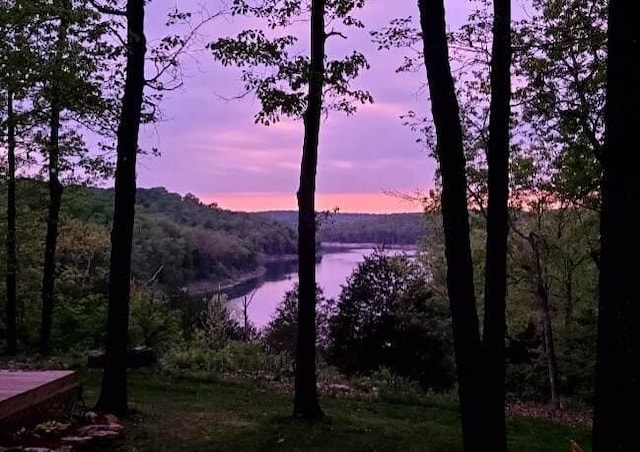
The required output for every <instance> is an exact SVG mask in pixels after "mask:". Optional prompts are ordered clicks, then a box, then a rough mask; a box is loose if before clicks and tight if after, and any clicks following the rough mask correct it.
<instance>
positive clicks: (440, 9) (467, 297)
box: [418, 0, 488, 452]
mask: <svg viewBox="0 0 640 452" xmlns="http://www.w3.org/2000/svg"><path fill="white" fill-rule="evenodd" d="M418 6H419V9H420V24H421V28H422V37H423V43H424V59H425V66H426V69H427V79H428V83H429V92H430V94H431V110H432V114H433V120H434V123H435V128H436V135H437V153H438V159H439V161H440V171H441V174H442V200H441V202H442V221H443V226H444V235H445V257H446V261H447V288H448V292H449V302H450V305H451V317H452V326H453V339H454V349H455V358H456V368H457V373H458V392H459V396H460V409H461V414H462V432H463V443H464V447H465V450H466V451H467V452H469V451H482V450H488V449H486V448H484V447H483V446H484V423H485V420H486V415H485V414H484V408H483V406H482V404H483V397H482V395H481V394H482V390H483V388H482V385H481V379H480V372H479V369H480V367H479V364H480V359H481V357H480V355H481V352H482V347H481V342H480V333H479V322H478V315H477V311H476V299H475V294H474V287H473V263H472V260H471V245H470V242H469V214H468V211H467V178H466V172H465V158H464V150H463V136H462V128H461V125H460V112H459V106H458V100H457V98H456V93H455V89H454V84H453V77H452V76H451V67H450V65H449V49H448V45H447V34H446V24H445V13H444V4H443V0H419V2H418Z"/></svg>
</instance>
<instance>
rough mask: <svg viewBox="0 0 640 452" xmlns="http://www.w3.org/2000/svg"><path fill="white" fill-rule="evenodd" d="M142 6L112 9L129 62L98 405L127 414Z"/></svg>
mask: <svg viewBox="0 0 640 452" xmlns="http://www.w3.org/2000/svg"><path fill="white" fill-rule="evenodd" d="M144 8H145V5H144V1H143V0H128V1H127V6H126V11H111V12H112V13H115V14H119V15H124V16H125V17H126V22H127V45H126V47H127V63H126V79H125V85H124V93H123V96H122V109H121V112H120V122H119V125H118V132H117V146H116V153H117V160H116V174H115V193H114V207H113V226H112V230H111V264H110V271H109V307H108V312H107V339H106V354H105V364H104V374H103V377H102V386H101V389H100V397H99V399H98V403H97V405H96V409H97V410H99V411H102V412H110V413H116V414H127V413H128V404H127V344H128V338H129V295H130V294H129V291H130V280H131V249H132V241H133V224H134V217H135V201H136V159H137V155H138V134H139V131H140V122H141V113H142V101H143V97H144V86H145V75H144V65H145V54H146V50H147V46H146V38H145V34H144V13H145V9H144Z"/></svg>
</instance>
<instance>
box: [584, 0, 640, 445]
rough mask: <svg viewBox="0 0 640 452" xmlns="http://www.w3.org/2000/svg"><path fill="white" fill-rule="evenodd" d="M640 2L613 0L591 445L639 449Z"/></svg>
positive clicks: (610, 23) (609, 47) (610, 15)
mask: <svg viewBox="0 0 640 452" xmlns="http://www.w3.org/2000/svg"><path fill="white" fill-rule="evenodd" d="M639 22H640V3H638V2H629V1H624V0H610V2H609V28H608V44H607V45H608V55H609V58H608V63H607V88H606V96H607V100H606V119H605V128H606V133H605V149H604V153H603V159H602V163H603V165H602V166H603V179H602V214H601V223H600V246H601V250H600V253H601V255H600V281H599V282H600V305H599V315H598V345H597V362H596V388H595V404H594V428H593V449H594V451H630V450H636V449H637V448H638V442H639V441H640V422H638V416H637V414H635V413H637V407H638V403H640V368H639V367H638V366H637V362H638V360H639V359H640V328H638V325H637V322H638V319H640V278H638V273H639V272H640V263H639V262H640V261H638V255H640V236H639V235H638V231H637V227H636V220H635V212H636V211H637V209H638V207H639V206H640V185H639V184H638V179H639V178H640V149H639V145H638V143H639V141H638V127H639V126H640V60H639V59H638V55H640V28H639V27H638V23H639Z"/></svg>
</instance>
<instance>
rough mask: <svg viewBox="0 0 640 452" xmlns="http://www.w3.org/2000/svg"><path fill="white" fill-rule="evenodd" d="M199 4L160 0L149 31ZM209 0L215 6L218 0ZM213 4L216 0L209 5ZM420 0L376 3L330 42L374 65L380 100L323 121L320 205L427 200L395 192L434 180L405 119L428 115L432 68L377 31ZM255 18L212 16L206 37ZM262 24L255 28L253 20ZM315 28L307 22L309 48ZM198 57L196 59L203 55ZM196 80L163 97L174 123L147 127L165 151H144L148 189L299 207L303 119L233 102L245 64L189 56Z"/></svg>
mask: <svg viewBox="0 0 640 452" xmlns="http://www.w3.org/2000/svg"><path fill="white" fill-rule="evenodd" d="M176 1H179V5H180V7H181V8H183V9H189V8H191V9H194V8H196V3H195V2H192V0H156V1H154V2H152V3H151V5H150V8H149V13H148V19H147V21H148V26H149V29H150V33H149V38H150V40H153V39H154V38H157V37H158V36H160V34H161V33H162V32H163V28H162V23H163V22H164V17H165V16H164V14H165V12H166V11H167V10H168V9H170V8H172V7H174V6H175V4H176V3H175V2H176ZM215 3H217V2H214V1H211V0H209V2H208V3H207V4H208V5H215ZM446 4H447V18H448V24H449V27H450V28H454V27H458V26H459V25H460V24H462V23H463V22H464V20H465V18H466V15H467V13H468V11H469V8H470V2H469V1H468V0H449V1H448V2H447V3H446ZM209 8H210V9H212V10H213V9H214V8H215V6H209ZM417 13H418V11H417V6H416V1H415V0H411V1H400V0H396V1H389V0H369V1H368V3H367V6H366V8H365V9H363V10H362V11H361V13H360V14H359V17H360V18H361V19H362V20H363V21H364V22H365V24H366V25H367V30H366V31H359V30H355V31H349V39H348V40H346V41H343V40H341V39H339V38H333V39H330V40H329V42H328V48H327V51H328V53H329V55H330V56H331V53H332V52H339V53H340V52H344V51H348V50H349V49H358V50H359V51H361V52H363V53H364V54H365V55H366V56H367V57H368V59H369V62H370V64H371V69H370V70H369V71H368V72H366V73H365V74H364V75H363V76H362V77H361V78H360V79H359V80H358V81H357V82H356V83H357V86H359V87H362V88H365V89H368V90H369V91H370V92H371V93H372V95H373V97H374V100H375V103H374V104H373V105H367V106H364V107H362V108H360V109H359V111H358V112H357V113H356V114H355V115H353V116H351V117H346V116H344V115H342V114H339V113H335V114H332V115H331V116H330V117H329V118H328V119H327V120H325V121H323V124H322V130H321V138H320V139H321V141H320V150H319V167H318V208H319V209H331V208H333V207H339V208H340V211H343V212H353V211H358V212H390V211H412V210H413V211H415V210H419V209H420V206H419V205H415V204H412V203H409V202H406V201H402V200H400V199H399V198H397V197H394V196H390V195H388V194H386V193H388V192H406V193H415V192H416V191H417V190H420V191H425V190H426V189H428V188H429V187H430V186H432V179H433V172H434V167H435V164H434V162H433V161H431V160H430V159H429V158H428V157H427V155H426V153H425V152H424V151H423V150H422V149H421V148H420V145H419V144H417V143H416V142H415V139H416V136H415V134H414V133H413V132H411V131H410V130H409V129H408V128H407V127H405V126H403V125H402V121H401V120H400V118H399V116H400V115H402V114H404V113H406V112H407V111H409V110H414V111H417V112H421V113H423V112H426V111H427V109H428V104H427V94H426V93H425V92H423V91H420V85H421V83H422V82H423V81H424V80H425V75H424V73H419V74H396V73H395V72H394V70H395V68H396V67H397V66H398V65H399V63H400V62H401V61H402V56H403V54H402V53H401V52H399V51H392V52H389V51H382V52H377V51H376V49H375V46H374V45H373V44H371V43H370V40H369V35H368V31H369V30H371V29H376V28H379V27H382V26H384V25H385V24H387V23H388V21H389V19H392V18H396V17H406V16H409V15H412V16H414V17H416V16H417ZM246 26H247V21H246V20H241V19H240V20H239V19H233V18H230V17H226V18H222V19H219V20H216V21H214V22H212V23H210V24H209V25H208V26H207V29H206V31H204V34H205V35H206V36H207V40H214V39H215V38H216V37H220V36H233V35H235V34H236V33H237V32H238V31H240V30H241V29H242V28H244V27H246ZM253 26H254V27H255V26H256V25H255V24H253ZM307 35H308V32H307V31H306V30H305V28H304V26H301V27H300V33H299V37H300V46H301V49H304V46H306V43H307V41H308V36H307ZM196 60H197V61H196ZM184 63H185V73H186V74H187V79H186V80H185V86H184V88H183V89H182V90H181V91H177V92H173V93H170V94H169V95H167V97H166V100H165V101H164V102H163V104H162V110H163V112H164V114H165V116H166V120H165V121H163V122H161V123H158V124H156V125H154V126H153V127H147V128H146V129H145V130H144V131H143V133H142V136H141V144H142V146H143V147H152V146H155V147H158V148H159V150H160V152H161V154H162V155H161V157H159V158H152V157H143V158H142V159H141V161H140V167H139V173H138V174H139V177H138V180H139V185H140V186H141V187H152V186H160V185H162V186H165V187H166V188H167V189H169V190H170V191H176V192H179V193H182V194H184V193H187V192H191V193H194V194H196V195H197V196H199V197H200V198H202V199H204V200H206V201H208V202H217V203H218V204H219V205H220V206H221V207H224V208H230V209H234V210H267V209H294V208H295V191H296V189H297V185H298V171H299V164H300V152H301V145H302V132H303V129H302V123H301V122H298V121H283V122H281V123H279V124H276V125H273V126H270V127H265V126H262V125H255V124H254V123H253V116H254V114H255V113H256V111H257V110H258V108H259V106H258V102H257V101H256V100H254V99H252V98H250V97H247V98H244V99H242V100H236V101H225V100H223V99H222V98H223V97H227V98H228V97H231V96H234V95H236V94H238V93H239V92H240V90H241V86H242V85H241V82H240V80H239V71H238V70H236V69H234V68H223V67H222V66H221V65H219V64H218V63H216V62H215V61H214V60H213V58H212V57H211V55H210V54H209V53H207V52H201V53H198V54H194V55H193V56H192V57H189V58H186V59H185V61H184Z"/></svg>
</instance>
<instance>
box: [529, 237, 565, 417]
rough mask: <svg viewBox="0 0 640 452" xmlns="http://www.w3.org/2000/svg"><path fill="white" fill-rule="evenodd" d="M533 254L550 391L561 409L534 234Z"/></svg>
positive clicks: (546, 299)
mask: <svg viewBox="0 0 640 452" xmlns="http://www.w3.org/2000/svg"><path fill="white" fill-rule="evenodd" d="M528 241H529V245H530V247H531V252H532V254H533V264H534V271H535V275H534V278H535V284H536V291H535V294H536V301H537V303H538V311H539V314H540V326H541V329H542V339H543V346H544V354H545V360H546V361H547V376H548V379H549V389H550V393H551V394H550V396H551V405H552V406H553V408H554V409H556V410H558V409H560V398H559V391H558V360H557V358H556V347H555V342H554V340H553V324H552V323H551V308H550V305H549V291H548V290H547V286H546V284H545V282H544V276H543V271H542V259H541V257H540V242H539V239H538V238H537V237H536V236H535V235H534V234H533V233H532V234H530V235H529V238H528Z"/></svg>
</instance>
